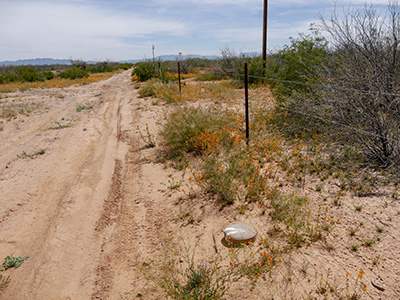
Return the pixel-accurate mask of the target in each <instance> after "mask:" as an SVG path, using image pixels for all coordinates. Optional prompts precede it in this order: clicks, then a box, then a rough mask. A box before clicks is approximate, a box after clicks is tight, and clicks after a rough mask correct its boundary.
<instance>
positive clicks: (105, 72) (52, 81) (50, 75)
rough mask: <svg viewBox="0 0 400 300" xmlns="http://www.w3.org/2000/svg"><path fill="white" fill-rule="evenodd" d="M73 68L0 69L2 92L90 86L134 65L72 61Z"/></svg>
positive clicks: (0, 89)
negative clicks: (89, 84) (80, 85)
mask: <svg viewBox="0 0 400 300" xmlns="http://www.w3.org/2000/svg"><path fill="white" fill-rule="evenodd" d="M71 64H72V67H71V66H55V67H54V68H51V70H49V66H36V67H34V66H21V67H16V66H11V67H0V92H11V91H15V90H17V89H20V90H26V89H29V88H45V87H50V88H51V87H63V86H64V87H65V86H70V85H73V84H88V83H90V82H94V81H98V80H102V79H105V78H107V76H108V77H109V76H111V75H113V74H115V72H117V71H118V70H127V69H129V68H131V67H132V65H133V64H118V63H110V62H99V63H96V64H95V65H87V64H86V63H85V62H84V61H80V60H71Z"/></svg>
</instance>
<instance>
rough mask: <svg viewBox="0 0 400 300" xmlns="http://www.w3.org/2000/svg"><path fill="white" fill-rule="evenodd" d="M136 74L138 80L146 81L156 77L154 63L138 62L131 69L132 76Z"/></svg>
mask: <svg viewBox="0 0 400 300" xmlns="http://www.w3.org/2000/svg"><path fill="white" fill-rule="evenodd" d="M133 75H136V76H137V78H138V80H139V81H142V82H143V81H147V80H149V79H151V78H154V77H158V75H157V73H156V71H155V68H154V64H153V63H151V62H138V63H136V64H135V66H134V69H133V71H132V76H133Z"/></svg>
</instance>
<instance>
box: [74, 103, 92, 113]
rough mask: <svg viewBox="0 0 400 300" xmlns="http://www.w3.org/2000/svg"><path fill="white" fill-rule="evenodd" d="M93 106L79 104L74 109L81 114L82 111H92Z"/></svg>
mask: <svg viewBox="0 0 400 300" xmlns="http://www.w3.org/2000/svg"><path fill="white" fill-rule="evenodd" d="M92 108H93V105H89V104H79V105H78V106H77V108H76V111H77V112H81V111H82V110H88V109H92Z"/></svg>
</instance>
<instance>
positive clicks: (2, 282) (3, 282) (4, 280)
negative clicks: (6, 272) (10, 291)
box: [0, 274, 10, 292]
mask: <svg viewBox="0 0 400 300" xmlns="http://www.w3.org/2000/svg"><path fill="white" fill-rule="evenodd" d="M9 283H10V276H3V275H1V274H0V292H1V290H2V289H4V288H5V287H7V285H8V284H9Z"/></svg>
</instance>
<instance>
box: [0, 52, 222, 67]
mask: <svg viewBox="0 0 400 300" xmlns="http://www.w3.org/2000/svg"><path fill="white" fill-rule="evenodd" d="M188 58H203V59H210V60H211V59H218V58H219V57H218V56H202V55H197V54H188V55H182V56H181V59H183V60H184V59H188ZM178 59H179V55H162V56H158V57H156V58H155V60H156V61H158V60H161V61H166V60H178ZM145 60H152V59H150V58H147V59H133V60H121V61H118V62H119V63H133V64H134V63H137V62H140V61H145ZM86 63H88V64H95V63H96V61H87V62H86ZM70 64H71V62H70V61H69V60H68V59H54V58H34V59H19V60H15V61H9V60H6V61H0V66H43V65H70Z"/></svg>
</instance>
